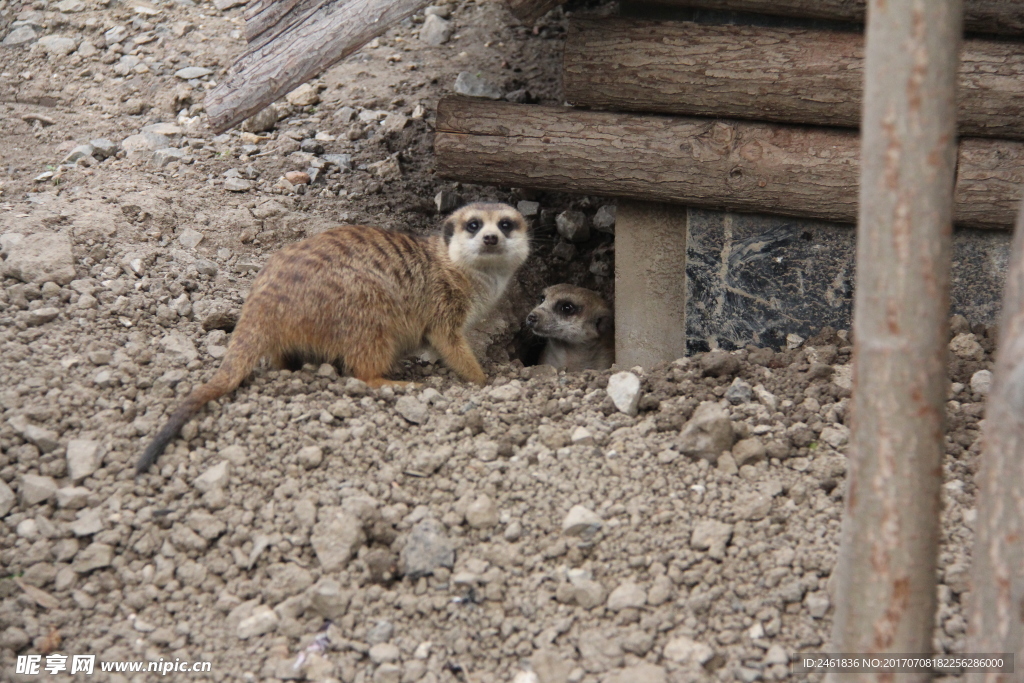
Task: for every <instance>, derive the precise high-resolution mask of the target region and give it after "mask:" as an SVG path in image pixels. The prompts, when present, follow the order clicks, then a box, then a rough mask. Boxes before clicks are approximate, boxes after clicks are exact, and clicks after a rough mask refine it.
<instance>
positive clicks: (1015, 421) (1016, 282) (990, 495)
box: [966, 204, 1024, 683]
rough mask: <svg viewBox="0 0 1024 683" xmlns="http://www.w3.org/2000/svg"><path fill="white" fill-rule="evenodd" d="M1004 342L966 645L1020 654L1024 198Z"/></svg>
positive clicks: (992, 406)
mask: <svg viewBox="0 0 1024 683" xmlns="http://www.w3.org/2000/svg"><path fill="white" fill-rule="evenodd" d="M998 349H999V354H998V356H997V358H996V367H995V371H994V373H993V378H992V389H991V392H990V393H989V396H988V405H987V406H986V409H985V428H984V432H983V437H982V443H983V444H984V449H983V451H982V455H981V470H980V471H979V472H978V476H977V479H976V481H977V485H978V494H977V497H976V500H977V501H978V518H977V523H976V524H975V526H974V528H975V533H974V553H973V558H974V560H973V562H972V563H971V600H970V605H969V612H968V615H967V617H968V630H967V646H968V648H970V652H1017V653H1020V652H1024V615H1022V613H1021V612H1022V609H1024V392H1022V391H1021V387H1022V386H1024V204H1022V205H1021V211H1020V218H1018V220H1017V227H1016V230H1015V232H1014V235H1013V243H1012V245H1011V247H1010V266H1009V272H1007V274H1006V284H1005V287H1004V290H1003V307H1002V317H1001V319H1000V322H999V343H998ZM1017 666H1018V667H1019V666H1020V663H1019V662H1018V663H1017ZM1018 670H1019V669H1018ZM966 678H967V681H968V682H969V683H1010V682H1011V681H1013V680H1015V679H1017V678H1019V675H1018V676H1014V675H1009V674H996V673H981V672H976V673H970V674H968V675H967V677H966Z"/></svg>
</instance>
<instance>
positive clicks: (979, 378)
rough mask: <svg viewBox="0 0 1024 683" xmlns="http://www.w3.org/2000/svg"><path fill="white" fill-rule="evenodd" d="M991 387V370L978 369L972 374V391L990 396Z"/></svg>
mask: <svg viewBox="0 0 1024 683" xmlns="http://www.w3.org/2000/svg"><path fill="white" fill-rule="evenodd" d="M991 388H992V371H991V370H978V371H977V372H976V373H974V374H973V375H971V391H973V392H974V393H976V394H978V395H979V396H988V392H989V390H990V389H991Z"/></svg>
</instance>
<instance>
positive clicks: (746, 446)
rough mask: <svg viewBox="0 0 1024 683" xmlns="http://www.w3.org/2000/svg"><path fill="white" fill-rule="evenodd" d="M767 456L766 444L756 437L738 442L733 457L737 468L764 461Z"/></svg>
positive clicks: (733, 450) (734, 446)
mask: <svg viewBox="0 0 1024 683" xmlns="http://www.w3.org/2000/svg"><path fill="white" fill-rule="evenodd" d="M765 454H766V451H765V447H764V444H763V443H761V440H760V439H758V438H756V437H751V438H749V439H743V440H742V441H737V442H736V443H735V444H734V445H733V447H732V457H733V461H734V462H735V463H736V466H737V467H743V466H744V465H752V464H754V463H755V462H760V461H761V460H764V458H765Z"/></svg>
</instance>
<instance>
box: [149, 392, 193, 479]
mask: <svg viewBox="0 0 1024 683" xmlns="http://www.w3.org/2000/svg"><path fill="white" fill-rule="evenodd" d="M194 413H195V410H192V409H191V406H189V405H188V404H186V405H184V406H182V407H181V408H179V409H178V410H177V411H175V412H174V414H173V415H171V417H170V419H169V420H167V424H165V425H164V426H163V428H162V429H161V430H160V431H159V432H157V434H156V436H155V437H153V440H152V441H151V442H150V444H149V446H148V447H147V448H146V450H145V451H144V452H143V453H142V457H141V458H139V462H138V464H137V465H136V466H135V475H136V476H138V475H140V474H145V473H146V471H147V470H148V469H149V468H150V467H151V466H152V465H153V463H155V462H156V459H157V458H158V457H160V454H161V453H163V452H164V449H165V448H167V444H169V443H170V442H171V440H172V439H174V437H176V436H177V435H178V432H180V431H181V428H182V427H184V426H185V423H186V422H188V421H189V419H190V418H191V417H192V415H193V414H194Z"/></svg>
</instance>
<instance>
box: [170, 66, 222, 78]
mask: <svg viewBox="0 0 1024 683" xmlns="http://www.w3.org/2000/svg"><path fill="white" fill-rule="evenodd" d="M212 73H213V71H211V70H210V69H207V68H206V67H204V66H186V67H185V68H184V69H178V70H177V71H175V72H174V75H175V76H177V77H178V78H180V79H181V80H183V81H191V80H193V79H195V78H206V77H207V76H209V75H210V74H212Z"/></svg>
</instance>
